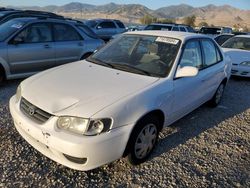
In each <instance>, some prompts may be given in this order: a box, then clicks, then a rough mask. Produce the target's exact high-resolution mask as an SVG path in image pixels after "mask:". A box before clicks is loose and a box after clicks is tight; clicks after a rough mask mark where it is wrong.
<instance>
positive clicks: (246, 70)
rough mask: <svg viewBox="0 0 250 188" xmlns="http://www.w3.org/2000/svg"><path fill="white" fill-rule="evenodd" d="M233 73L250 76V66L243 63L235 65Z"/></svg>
mask: <svg viewBox="0 0 250 188" xmlns="http://www.w3.org/2000/svg"><path fill="white" fill-rule="evenodd" d="M231 74H232V75H234V76H242V77H250V67H248V66H242V65H233V66H232V70H231Z"/></svg>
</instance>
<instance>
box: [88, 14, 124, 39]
mask: <svg viewBox="0 0 250 188" xmlns="http://www.w3.org/2000/svg"><path fill="white" fill-rule="evenodd" d="M84 23H85V24H86V25H87V26H89V27H90V28H91V29H92V30H93V31H94V32H95V33H96V34H97V35H98V36H99V37H100V38H101V39H103V40H105V41H108V40H110V39H111V37H112V36H113V35H116V34H119V33H123V32H125V31H126V28H125V26H124V24H123V23H122V22H121V21H120V20H110V19H93V20H87V21H85V22H84Z"/></svg>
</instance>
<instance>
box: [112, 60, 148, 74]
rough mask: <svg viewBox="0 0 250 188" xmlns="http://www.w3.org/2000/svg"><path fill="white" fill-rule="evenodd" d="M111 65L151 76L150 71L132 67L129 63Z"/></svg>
mask: <svg viewBox="0 0 250 188" xmlns="http://www.w3.org/2000/svg"><path fill="white" fill-rule="evenodd" d="M110 64H111V63H110ZM112 66H113V67H114V68H118V69H120V70H127V71H128V70H130V72H131V70H132V72H137V73H141V74H143V75H147V76H153V75H152V74H151V73H150V72H148V71H145V70H142V69H139V68H137V67H134V66H131V65H129V64H118V63H112Z"/></svg>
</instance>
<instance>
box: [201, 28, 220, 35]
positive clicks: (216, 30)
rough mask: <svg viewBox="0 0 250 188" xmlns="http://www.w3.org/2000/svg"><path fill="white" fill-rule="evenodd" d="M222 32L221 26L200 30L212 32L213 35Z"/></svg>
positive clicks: (204, 32)
mask: <svg viewBox="0 0 250 188" xmlns="http://www.w3.org/2000/svg"><path fill="white" fill-rule="evenodd" d="M220 32H221V29H220V28H201V30H200V33H203V34H212V35H216V34H220Z"/></svg>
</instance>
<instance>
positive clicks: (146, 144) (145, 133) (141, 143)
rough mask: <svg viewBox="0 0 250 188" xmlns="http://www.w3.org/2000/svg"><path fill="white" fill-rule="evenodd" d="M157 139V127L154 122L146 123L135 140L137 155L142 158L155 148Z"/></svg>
mask: <svg viewBox="0 0 250 188" xmlns="http://www.w3.org/2000/svg"><path fill="white" fill-rule="evenodd" d="M156 139H157V128H156V126H155V125H154V124H148V125H146V126H145V127H144V128H143V129H142V130H141V132H140V133H139V135H138V137H137V139H136V142H135V156H136V157H137V158H138V159H142V158H144V157H145V156H147V154H148V153H149V152H150V151H151V150H152V149H153V147H154V145H155V142H156Z"/></svg>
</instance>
